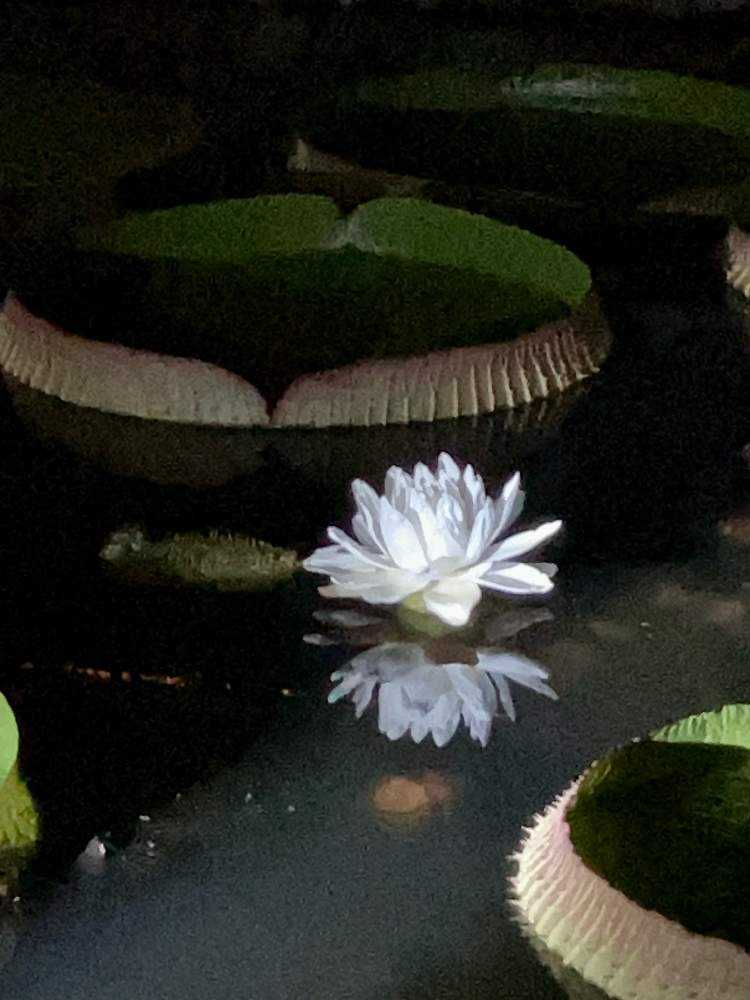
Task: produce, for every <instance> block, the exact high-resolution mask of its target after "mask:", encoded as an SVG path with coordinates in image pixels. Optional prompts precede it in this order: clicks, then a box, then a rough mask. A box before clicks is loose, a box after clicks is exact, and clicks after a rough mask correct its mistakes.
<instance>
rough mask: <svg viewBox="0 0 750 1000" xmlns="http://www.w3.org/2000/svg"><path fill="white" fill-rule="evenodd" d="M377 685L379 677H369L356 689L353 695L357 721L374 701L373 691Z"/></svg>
mask: <svg viewBox="0 0 750 1000" xmlns="http://www.w3.org/2000/svg"><path fill="white" fill-rule="evenodd" d="M377 683H378V679H377V677H368V678H367V679H366V680H363V681H362V683H361V684H359V685H358V687H357V688H355V690H354V692H353V694H352V702H353V703H354V715H355V717H356V718H357V719H361V718H362V716H363V715H364V712H365V709H366V708H367V706H368V705H369V704H370V702H371V701H372V695H373V691H374V690H375V685H376V684H377Z"/></svg>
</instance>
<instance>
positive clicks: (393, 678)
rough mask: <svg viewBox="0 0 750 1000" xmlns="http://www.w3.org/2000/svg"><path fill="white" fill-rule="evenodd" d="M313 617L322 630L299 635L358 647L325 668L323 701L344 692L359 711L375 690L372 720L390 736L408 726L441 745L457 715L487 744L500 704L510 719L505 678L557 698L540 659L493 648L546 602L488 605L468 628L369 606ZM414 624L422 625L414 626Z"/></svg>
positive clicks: (539, 615) (546, 614)
mask: <svg viewBox="0 0 750 1000" xmlns="http://www.w3.org/2000/svg"><path fill="white" fill-rule="evenodd" d="M314 617H315V618H316V619H317V621H318V622H320V623H321V624H322V625H323V626H324V628H325V629H326V632H325V633H312V634H310V635H306V636H305V637H304V639H305V641H306V642H308V643H311V644H313V645H317V646H337V645H346V646H349V647H351V648H354V649H361V650H363V652H360V653H358V654H357V655H356V656H354V657H353V658H352V659H351V660H349V661H348V662H347V663H346V664H345V665H344V666H343V667H340V668H339V669H338V670H336V671H334V673H333V674H332V675H331V680H332V681H335V682H336V686H335V687H334V689H333V690H332V691H331V692H330V694H329V695H328V701H329V702H330V703H331V704H333V703H334V702H337V701H339V700H341V699H342V698H349V700H350V701H352V703H353V704H354V706H355V710H356V716H357V718H360V717H361V716H362V715H363V714H364V712H365V710H366V709H367V707H368V705H370V703H371V702H372V700H373V697H374V696H375V695H376V694H377V700H378V728H379V729H380V731H381V732H382V733H384V734H385V735H386V736H388V738H389V739H391V740H395V739H398V738H399V737H401V736H404V735H406V733H407V732H408V733H409V734H410V735H411V737H412V739H414V740H415V741H416V742H417V743H421V742H422V740H424V738H425V737H426V736H427V735H428V734H431V735H432V738H433V740H434V742H435V744H436V745H437V746H444V745H445V744H446V743H447V742H448V741H449V740H450V739H451V738H452V737H453V735H454V734H455V733H456V731H457V729H458V727H459V725H460V723H461V721H462V720H463V722H464V724H465V725H466V726H467V727H468V729H469V733H470V735H471V737H472V738H473V739H475V740H477V741H478V742H479V743H481V744H482V746H487V744H488V742H489V739H490V735H491V731H492V723H493V720H494V719H495V718H496V717H497V716H498V715H500V711H501V709H502V710H503V711H504V712H505V714H506V715H507V716H508V718H510V719H511V720H515V706H514V704H513V698H512V695H511V691H510V685H509V681H513V682H515V683H516V684H520V685H522V686H524V687H527V688H529V689H530V690H533V691H537V692H538V693H539V694H544V695H546V696H547V697H548V698H552V699H557V694H556V693H555V691H553V690H552V688H551V687H549V685H548V684H547V683H546V681H547V679H548V673H547V671H546V670H545V669H544V668H543V667H541V666H540V665H539V664H538V663H536V662H534V661H533V660H531V659H529V658H528V657H526V656H523V655H522V654H521V653H519V652H517V651H515V650H507V649H502V648H496V644H497V643H501V642H503V641H505V640H508V639H511V638H512V637H514V636H516V635H517V634H518V633H519V632H521V631H522V630H524V629H526V628H529V627H530V626H531V625H535V624H538V623H540V622H547V621H550V620H551V619H552V618H553V615H552V613H551V612H550V611H549V610H548V609H547V608H535V607H519V606H516V607H513V606H508V607H505V608H498V609H493V611H492V613H489V614H487V615H485V616H484V618H482V619H480V621H479V622H477V623H475V628H473V629H471V630H469V629H462V630H457V629H450V628H447V627H442V628H437V629H436V628H435V625H431V624H430V621H431V620H430V618H429V616H427V615H413V614H410V615H408V616H406V617H404V616H402V615H400V614H395V615H394V614H393V613H388V612H387V611H384V612H376V611H374V610H370V609H367V610H366V611H362V610H359V609H354V608H341V609H335V610H329V609H320V610H318V611H315V612H314ZM418 619H421V622H420V621H418ZM433 621H434V620H433ZM436 624H439V623H436ZM419 625H421V626H423V627H425V628H426V629H427V631H422V632H419V631H418V628H419ZM415 640H418V641H415ZM470 640H471V641H470Z"/></svg>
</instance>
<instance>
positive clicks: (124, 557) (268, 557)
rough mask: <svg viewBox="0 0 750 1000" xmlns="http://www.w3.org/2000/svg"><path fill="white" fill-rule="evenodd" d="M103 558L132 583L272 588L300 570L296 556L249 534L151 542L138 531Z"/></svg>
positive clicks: (128, 531) (122, 535)
mask: <svg viewBox="0 0 750 1000" xmlns="http://www.w3.org/2000/svg"><path fill="white" fill-rule="evenodd" d="M101 558H102V559H104V560H105V561H106V562H107V563H108V564H109V565H110V566H111V568H112V570H113V571H114V573H115V574H116V575H117V576H119V577H120V578H122V579H123V580H125V581H126V582H129V583H134V584H144V585H149V584H153V585H163V586H197V587H209V588H216V589H217V590H232V591H249V592H252V591H261V590H270V589H272V588H273V587H275V586H278V585H279V584H282V583H286V582H287V581H289V580H290V579H291V578H292V576H293V575H294V573H295V572H296V571H297V570H298V569H299V568H300V563H299V559H298V558H297V554H296V552H293V551H292V550H291V549H281V548H278V547H276V546H274V545H270V544H269V543H268V542H264V541H262V540H259V539H255V538H248V537H247V536H245V535H228V534H220V533H219V532H211V533H209V534H208V535H201V534H198V533H197V532H192V533H187V534H177V535H168V536H166V537H165V538H162V539H159V540H157V541H151V540H149V539H148V538H147V537H146V535H145V533H144V532H143V531H142V530H141V529H139V528H135V527H130V528H123V529H121V530H119V531H116V532H115V533H114V534H113V535H112V536H110V538H109V539H108V540H107V542H106V543H105V545H104V547H103V549H102V551H101Z"/></svg>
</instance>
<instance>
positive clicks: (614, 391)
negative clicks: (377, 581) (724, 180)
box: [0, 233, 750, 1000]
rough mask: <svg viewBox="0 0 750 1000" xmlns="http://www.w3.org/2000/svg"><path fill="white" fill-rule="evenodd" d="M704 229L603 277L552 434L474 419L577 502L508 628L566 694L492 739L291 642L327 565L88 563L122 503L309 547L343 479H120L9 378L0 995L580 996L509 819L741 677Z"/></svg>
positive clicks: (741, 688)
mask: <svg viewBox="0 0 750 1000" xmlns="http://www.w3.org/2000/svg"><path fill="white" fill-rule="evenodd" d="M714 235H715V234H714ZM704 237H705V233H703V235H702V236H701V238H700V239H697V240H696V241H695V245H694V246H692V248H691V246H690V245H689V242H688V241H687V240H686V239H685V240H683V242H682V243H680V244H679V253H678V254H677V257H676V259H674V258H673V259H671V264H670V265H669V267H667V264H665V263H664V261H665V259H666V258H667V257H668V256H669V254H667V253H666V251H665V245H662V247H661V250H660V249H659V247H658V246H656V245H654V246H653V247H651V248H650V252H649V261H650V264H651V266H650V267H649V266H648V264H647V263H646V262H644V261H643V258H642V254H641V253H638V252H635V251H633V252H631V254H630V260H629V261H625V260H620V261H619V262H615V263H613V264H612V265H611V267H610V270H609V272H608V273H607V274H603V278H604V279H605V282H604V283H605V286H606V288H607V295H608V297H609V298H608V301H609V308H610V311H611V315H612V317H613V322H614V325H615V328H616V331H615V332H616V335H617V344H616V350H615V353H614V354H613V356H612V359H611V362H610V363H609V364H608V366H607V369H606V370H605V372H604V373H603V374H602V376H601V377H600V378H599V379H598V380H597V381H596V382H595V383H594V384H593V386H592V387H591V389H590V390H589V391H588V392H587V393H585V394H584V395H583V396H581V397H580V398H578V399H576V401H575V402H574V404H573V405H572V407H571V409H570V411H569V413H568V414H567V417H566V419H565V421H564V422H562V424H558V425H557V428H556V430H555V431H554V433H551V434H544V435H541V436H540V437H539V438H538V439H537V440H536V443H535V445H534V447H531V448H529V447H528V446H527V445H525V446H524V447H520V446H519V447H518V448H517V449H516V451H515V452H514V450H513V445H512V441H511V443H510V444H509V443H508V440H509V439H505V438H503V437H502V435H499V434H498V435H497V441H498V446H497V450H496V452H495V453H494V458H493V451H492V448H491V443H492V440H493V429H492V427H490V428H489V431H487V429H485V431H484V432H483V433H482V434H480V435H479V437H477V438H476V439H475V443H474V445H472V444H471V441H472V438H471V437H469V438H467V439H465V441H468V442H469V443H468V444H466V443H464V446H463V447H464V451H463V453H462V454H461V455H460V456H459V457H460V458H462V459H463V460H465V461H470V460H475V461H476V462H477V464H478V466H479V468H480V471H482V472H485V473H486V474H487V477H488V480H489V481H491V482H497V481H498V479H502V478H503V476H504V475H505V474H507V472H508V471H509V470H510V468H512V467H513V466H514V464H517V465H519V466H520V468H521V470H522V472H523V473H524V476H525V478H526V482H527V485H528V488H529V492H530V497H529V513H530V515H531V516H536V515H541V514H553V513H562V514H564V516H565V517H566V520H567V521H568V534H567V536H566V538H565V539H564V540H563V542H562V543H561V544H560V545H559V546H558V548H557V550H556V551H555V552H554V555H555V558H556V559H557V561H558V563H559V565H560V567H561V569H560V575H559V583H558V587H557V588H556V590H555V592H554V595H553V597H552V599H551V600H550V601H549V602H548V604H547V607H548V608H549V610H550V611H551V612H552V614H553V616H554V617H553V618H552V619H551V620H549V621H546V622H543V623H539V624H537V625H535V626H534V627H533V628H529V629H527V630H525V631H524V632H522V633H521V634H520V635H519V637H518V638H517V639H515V640H511V644H513V643H516V644H517V647H518V648H519V649H520V650H521V651H523V652H524V653H526V654H527V655H529V656H531V657H533V658H534V659H535V660H537V661H538V662H539V663H541V664H543V665H544V666H545V667H546V668H547V669H548V670H549V672H550V684H551V685H552V687H553V688H554V690H555V691H556V692H557V694H558V695H559V701H552V700H549V699H547V698H542V697H539V695H537V694H534V693H533V692H531V691H528V690H524V689H523V688H521V687H518V686H515V687H514V699H515V703H516V709H517V720H516V722H515V723H511V722H510V721H509V720H507V719H505V718H502V719H499V720H498V721H497V723H496V725H495V728H494V731H493V734H492V738H491V740H490V742H489V745H488V746H487V748H485V749H483V748H481V747H480V746H479V745H478V744H477V743H474V742H472V741H471V740H470V739H469V737H468V735H467V734H466V732H464V731H460V732H459V733H458V734H457V735H456V736H455V737H454V739H453V740H452V741H451V742H450V743H449V744H448V745H447V746H446V747H444V748H442V749H437V748H436V747H435V746H433V745H432V743H431V742H429V741H425V742H424V743H423V744H420V745H416V744H414V743H413V742H412V741H411V740H410V739H409V737H408V736H406V737H404V738H402V739H400V740H398V741H395V742H390V741H389V740H388V739H386V737H385V736H383V735H382V734H380V733H379V732H378V728H377V715H376V713H375V712H374V711H373V709H372V707H371V708H370V710H369V711H368V712H366V713H365V714H364V716H363V717H362V719H360V720H357V719H356V718H355V715H354V711H353V708H352V706H351V705H350V704H348V703H340V704H336V705H329V704H328V703H327V701H326V698H327V694H328V692H329V691H330V689H331V686H332V685H331V682H330V680H329V675H330V673H331V671H332V670H333V669H335V668H337V667H340V666H341V665H342V664H343V663H344V662H345V661H346V659H347V657H348V656H349V655H350V653H347V651H346V650H345V649H342V648H339V647H330V648H326V647H318V646H312V645H309V644H305V643H303V642H302V636H303V635H304V634H305V633H308V632H310V631H315V630H316V625H315V623H314V620H313V617H312V614H313V612H314V611H315V610H316V609H317V608H319V607H320V603H321V602H320V599H319V598H318V597H317V594H316V592H315V584H316V581H315V580H314V579H313V578H312V577H308V578H303V579H295V580H294V581H293V582H292V583H291V584H290V585H289V586H287V587H285V588H282V589H281V590H280V591H278V592H276V593H274V594H271V595H265V596H253V595H247V594H226V593H218V592H212V591H208V590H190V589H183V590H178V589H158V588H153V587H145V586H143V587H128V586H125V585H123V584H119V583H117V582H116V581H113V580H112V578H111V577H107V576H106V575H105V572H104V568H103V564H102V562H101V560H99V558H98V555H97V554H98V552H99V550H100V548H101V546H102V544H103V541H104V540H105V539H106V537H107V536H108V534H109V533H110V532H111V531H113V530H115V529H116V528H118V527H120V526H121V525H123V524H126V523H133V522H138V523H142V524H144V525H146V526H147V527H148V528H149V529H150V530H153V531H155V532H157V533H158V532H163V531H174V530H183V529H202V530H205V529H209V528H222V529H232V530H240V531H243V530H244V531H247V532H254V531H257V530H258V525H261V526H262V531H261V532H260V533H262V534H264V535H265V536H266V537H269V538H270V539H271V540H273V541H276V542H279V543H292V542H293V543H294V544H295V545H297V546H299V547H300V549H301V550H302V549H307V550H309V549H310V548H312V546H313V545H314V544H315V543H316V541H318V540H319V539H320V537H321V533H322V530H323V528H324V527H325V525H326V524H328V523H332V522H334V521H338V522H341V523H345V519H346V517H347V516H348V513H349V507H348V503H349V501H348V498H347V496H346V494H345V491H344V484H343V483H342V482H341V480H342V476H341V475H340V474H334V472H333V471H331V472H329V473H326V472H325V471H323V472H322V473H321V474H320V475H318V476H317V477H315V476H310V475H309V474H308V477H307V478H306V479H305V478H304V477H303V476H302V474H301V473H300V471H299V470H295V469H294V468H293V467H292V466H291V465H290V464H289V463H284V462H283V461H282V459H281V458H279V457H277V458H276V459H271V460H270V461H269V462H267V465H266V466H265V467H264V468H262V469H261V470H260V471H259V472H255V473H252V474H248V475H246V476H244V477H243V476H240V477H239V478H237V477H235V478H230V479H229V480H228V481H227V482H221V483H219V484H218V485H217V484H214V485H213V486H207V487H203V488H188V487H184V486H183V487H180V486H178V485H172V486H169V485H158V484H155V483H153V482H150V481H149V480H147V479H144V478H133V477H120V476H117V475H113V474H111V473H109V472H105V471H103V470H102V469H100V468H99V467H98V466H95V465H93V464H90V463H87V462H86V461H85V460H83V459H81V458H80V457H76V453H75V452H73V451H68V450H67V448H66V446H64V445H62V444H59V443H57V444H55V443H50V442H48V443H43V442H40V441H39V440H37V439H36V438H34V437H33V436H32V435H31V434H30V433H29V431H28V430H27V429H26V427H25V425H24V424H22V423H21V422H20V421H19V419H18V416H17V414H16V413H15V412H14V410H13V408H12V405H11V402H10V399H9V398H8V397H3V400H2V406H3V418H2V434H3V455H4V461H3V467H2V470H0V476H1V477H2V490H1V491H0V505H1V508H2V512H3V528H4V531H3V566H4V573H3V577H2V591H3V593H2V610H1V612H0V628H1V629H2V632H1V634H2V648H3V657H2V683H3V690H4V691H5V692H6V693H7V695H8V697H9V699H10V700H11V703H12V704H13V706H14V708H15V710H16V712H17V715H18V719H19V723H20V726H21V740H22V748H23V749H22V763H23V768H24V772H25V773H26V775H27V776H28V782H29V785H30V788H31V790H32V792H33V793H34V795H35V797H36V799H37V802H38V803H39V806H40V808H41V811H42V816H43V818H44V824H45V826H44V836H43V840H42V844H41V848H40V854H39V857H38V858H37V861H36V862H35V863H34V865H32V867H31V869H30V871H28V872H27V873H26V874H25V875H24V876H23V878H22V881H21V885H20V887H19V889H18V897H19V898H18V899H17V900H16V901H12V900H10V899H9V900H8V901H7V902H6V904H4V908H3V921H2V928H3V935H4V936H3V938H2V949H0V955H2V957H3V958H4V959H5V961H6V964H5V965H4V967H3V969H2V972H1V973H0V995H1V996H3V997H7V998H9V1000H10V998H13V1000H16V998H18V1000H22V998H23V1000H35V998H39V1000H42V998H45V1000H46V998H49V997H52V996H60V997H65V998H66V1000H67V998H70V1000H77V998H81V1000H90V998H94V997H95V998H97V1000H100V998H101V1000H109V998H113V1000H114V998H117V1000H120V998H122V997H128V998H132V1000H140V998H143V1000H154V998H156V997H158V998H160V1000H162V998H163V1000H170V998H175V1000H176V998H180V1000H184V998H189V997H196V998H199V997H200V998H211V1000H213V998H217V1000H218V998H222V1000H234V998H237V1000H240V998H241V1000H248V998H252V1000H296V998H299V1000H306V998H321V1000H323V998H326V1000H359V998H362V1000H370V998H372V1000H374V998H375V997H394V998H403V1000H412V998H413V1000H416V998H422V997H425V998H427V997H441V998H445V1000H458V998H465V997H473V998H474V997H475V998H478V1000H481V998H485V997H486V998H490V997H492V998H498V997H505V998H508V1000H553V998H557V997H562V996H565V995H566V994H565V992H564V991H563V988H562V987H561V986H560V985H559V984H558V983H557V982H556V980H555V979H554V978H553V976H552V974H551V973H550V972H549V971H548V970H547V969H546V968H545V967H544V965H543V964H542V963H541V962H540V961H539V959H538V958H537V957H536V955H535V953H534V952H533V951H532V949H531V947H530V946H529V945H528V944H527V943H526V942H525V941H524V939H523V937H522V935H521V934H520V932H519V930H518V929H517V927H516V926H515V925H514V923H513V921H512V919H511V917H510V915H509V913H508V909H507V892H506V880H507V877H508V875H509V874H510V873H511V864H510V863H509V862H508V860H507V856H508V854H509V853H510V852H511V851H512V850H513V849H514V847H515V845H516V844H517V842H518V839H519V834H520V830H521V826H522V825H523V824H524V823H526V822H527V821H528V820H529V818H530V817H531V816H532V815H533V814H534V813H535V812H536V811H538V810H539V809H540V808H541V807H542V806H543V805H544V804H545V803H546V802H547V801H549V800H550V799H551V798H552V797H553V796H554V795H555V794H556V793H557V792H558V791H559V790H561V789H562V788H563V787H564V786H566V785H567V784H568V783H569V781H570V780H571V779H572V778H573V777H574V776H575V775H577V774H578V773H580V771H581V770H582V769H583V768H584V767H585V766H586V765H587V764H588V763H589V762H590V761H591V760H592V759H594V758H595V757H597V756H598V755H599V754H601V752H602V751H604V750H605V749H606V748H608V747H611V746H613V745H615V744H617V743H620V742H622V741H625V740H628V739H629V738H630V737H632V736H635V735H638V734H643V733H646V732H648V731H649V730H651V729H653V728H655V727H657V726H659V725H661V724H663V723H665V722H667V721H669V720H672V719H675V718H679V717H681V716H684V715H687V714H690V713H693V712H698V711H703V710H707V709H711V708H715V707H718V706H719V705H721V704H723V703H726V702H740V701H747V700H749V699H750V669H749V667H748V658H747V650H748V648H749V647H748V640H749V638H750V507H748V506H746V505H747V504H750V489H749V488H748V485H749V484H748V480H747V477H746V475H745V474H744V473H743V470H742V467H741V465H740V463H739V461H738V460H737V459H736V457H733V456H736V451H737V445H738V443H741V442H742V440H743V434H744V433H745V430H746V424H745V418H744V415H743V408H742V405H741V403H742V398H743V381H742V380H743V378H744V377H745V376H744V373H743V370H742V368H741V364H742V354H741V346H740V345H741V337H742V332H741V328H740V326H739V321H738V318H737V316H738V314H737V312H736V311H735V307H736V305H737V303H736V302H735V303H733V304H731V303H730V304H729V305H728V304H727V301H726V300H725V294H724V287H723V284H721V285H719V284H718V283H717V282H718V279H717V277H716V276H717V274H718V275H720V273H721V272H720V270H719V271H717V265H716V260H715V255H714V253H713V249H712V247H713V242H712V241H713V236H712V238H711V239H708V240H707V239H705V238H704ZM667 244H669V246H673V245H674V241H673V242H672V243H671V244H670V243H669V241H667ZM660 253H661V257H660V256H659V255H660ZM636 278H637V280H636ZM25 412H27V413H28V411H25ZM123 434H124V435H125V438H124V439H125V442H126V443H125V448H126V450H127V433H126V431H123ZM488 435H489V445H488V443H487V442H488ZM480 440H481V442H482V449H481V454H479V453H477V454H474V453H472V448H474V447H478V445H477V443H476V442H477V441H480ZM519 440H520V439H519ZM417 443H418V442H417ZM501 443H502V447H501ZM141 444H142V442H141V441H140V439H139V444H138V445H137V447H138V448H140V447H141ZM411 446H412V447H414V443H413V442H412V445H411ZM425 446H426V447H427V446H429V447H432V446H433V442H432V441H431V440H430V441H427V440H426V441H425ZM342 447H343V448H344V450H346V449H345V445H342ZM79 450H80V449H79ZM416 457H420V456H419V455H417V456H416ZM421 457H424V458H426V459H427V460H434V458H435V457H436V456H435V454H433V453H432V451H431V452H430V454H424V455H422V456H421ZM402 458H403V455H402V454H399V460H401V459H402ZM359 461H361V457H360V458H359ZM331 468H332V467H331ZM308 473H309V470H308ZM381 475H382V472H380V471H379V472H378V473H377V475H375V474H373V480H374V482H375V483H376V485H377V484H378V482H379V477H380V476H381ZM219 478H221V477H219ZM301 484H302V485H301ZM66 665H68V669H66ZM86 670H88V673H85V671H86ZM94 671H100V672H102V674H101V675H100V676H97V675H95V674H94V673H93V672H94ZM166 678H170V679H171V681H172V683H165V679H166ZM93 837H98V838H99V840H100V842H102V843H103V844H104V845H106V855H105V856H101V854H99V853H98V852H97V850H96V842H94V845H93V846H89V848H88V849H87V844H89V843H90V841H91V839H92V838H93ZM569 988H575V986H574V987H570V986H569ZM590 995H591V996H594V995H595V994H594V993H591V994H590Z"/></svg>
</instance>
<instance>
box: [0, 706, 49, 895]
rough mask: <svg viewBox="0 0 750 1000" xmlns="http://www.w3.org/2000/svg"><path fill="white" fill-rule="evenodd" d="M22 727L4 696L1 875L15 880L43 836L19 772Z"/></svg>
mask: <svg viewBox="0 0 750 1000" xmlns="http://www.w3.org/2000/svg"><path fill="white" fill-rule="evenodd" d="M17 757H18V726H17V724H16V718H15V716H14V714H13V709H12V708H11V707H10V705H9V704H8V701H7V699H6V698H5V696H4V695H2V694H0V873H3V874H4V875H5V876H7V877H13V874H14V872H15V870H16V867H17V866H18V865H19V864H20V863H21V862H22V861H23V860H25V859H26V858H27V857H28V854H29V852H30V851H31V850H32V849H33V846H34V844H35V843H36V841H37V838H38V836H39V816H38V813H37V810H36V807H35V805H34V801H33V799H32V798H31V794H30V792H29V790H28V788H27V787H26V784H25V782H24V781H23V779H22V778H21V776H20V774H19V771H18V763H17Z"/></svg>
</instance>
